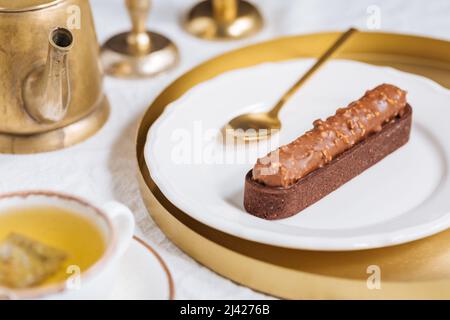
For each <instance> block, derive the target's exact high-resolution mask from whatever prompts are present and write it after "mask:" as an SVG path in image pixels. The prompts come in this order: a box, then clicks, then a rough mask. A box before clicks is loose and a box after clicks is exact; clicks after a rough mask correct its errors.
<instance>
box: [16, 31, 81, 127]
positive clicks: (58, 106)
mask: <svg viewBox="0 0 450 320" xmlns="http://www.w3.org/2000/svg"><path fill="white" fill-rule="evenodd" d="M72 44H73V35H72V32H70V30H68V29H65V28H56V29H54V30H53V31H52V32H50V35H49V49H48V55H47V62H46V64H45V65H41V66H38V67H36V68H35V69H34V70H33V71H32V72H31V73H30V74H29V75H28V76H27V78H26V79H25V82H24V87H23V100H24V105H25V109H26V110H27V111H28V113H29V114H30V116H31V117H32V118H33V119H34V120H35V121H37V122H40V123H54V122H58V121H60V120H62V119H63V118H64V116H65V115H66V113H67V108H68V106H69V103H70V94H71V89H70V80H69V60H68V53H69V52H70V50H71V48H72Z"/></svg>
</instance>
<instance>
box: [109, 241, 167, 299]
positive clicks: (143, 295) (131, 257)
mask: <svg viewBox="0 0 450 320" xmlns="http://www.w3.org/2000/svg"><path fill="white" fill-rule="evenodd" d="M118 275H119V276H118V278H117V279H116V282H115V283H114V287H113V290H112V292H111V295H110V296H109V297H108V299H111V300H168V299H173V298H174V287H173V281H172V276H171V275H170V272H169V269H168V268H167V266H166V264H165V263H164V261H163V260H162V258H161V257H160V256H159V255H158V254H157V253H156V251H155V250H154V249H153V248H152V247H150V246H149V245H148V244H146V243H145V242H144V241H143V240H141V239H139V238H137V237H135V238H134V241H132V242H131V245H130V247H129V248H128V250H127V251H126V252H125V254H124V256H123V257H122V259H121V262H120V264H119V270H118Z"/></svg>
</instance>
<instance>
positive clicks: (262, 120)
mask: <svg viewBox="0 0 450 320" xmlns="http://www.w3.org/2000/svg"><path fill="white" fill-rule="evenodd" d="M356 31H357V29H355V28H350V29H348V30H347V31H346V32H344V33H343V34H342V35H341V36H339V38H338V39H337V40H336V42H335V43H334V44H333V45H332V46H331V47H330V48H329V49H328V50H327V51H326V52H325V53H324V54H322V56H321V57H320V58H319V59H318V60H317V62H316V63H315V64H314V65H313V66H312V67H311V68H310V69H309V70H308V71H307V72H306V73H305V74H304V75H303V76H302V77H301V78H300V79H299V80H298V81H297V82H296V83H295V84H294V85H293V86H292V87H291V88H290V89H289V90H288V91H287V92H286V93H285V94H284V95H283V96H282V97H281V99H280V100H278V102H277V104H276V105H275V106H274V107H273V108H272V110H270V111H268V112H258V113H246V114H242V115H240V116H237V117H235V118H234V119H232V120H231V121H230V122H228V124H227V125H226V126H225V129H226V132H227V134H228V133H229V132H231V133H232V135H233V136H234V137H235V138H238V139H242V140H244V141H257V140H262V139H267V138H268V137H269V136H270V135H271V133H272V132H273V131H278V130H280V129H281V121H280V119H279V118H278V113H279V112H280V110H281V108H282V107H283V106H284V105H285V103H286V102H287V101H288V100H289V98H291V97H292V95H293V94H294V93H295V92H296V91H297V90H298V89H299V88H300V87H301V86H302V85H303V84H304V83H305V82H306V81H307V80H308V79H309V78H310V77H311V76H312V75H313V74H314V73H315V72H316V71H317V70H319V68H320V67H321V66H322V65H323V64H324V63H325V62H326V61H327V60H328V59H330V58H331V57H332V55H333V54H334V53H336V51H337V50H338V49H339V48H340V47H341V46H342V45H343V44H344V43H345V42H346V41H347V40H348V39H349V38H350V36H352V35H353V34H354V33H355V32H356Z"/></svg>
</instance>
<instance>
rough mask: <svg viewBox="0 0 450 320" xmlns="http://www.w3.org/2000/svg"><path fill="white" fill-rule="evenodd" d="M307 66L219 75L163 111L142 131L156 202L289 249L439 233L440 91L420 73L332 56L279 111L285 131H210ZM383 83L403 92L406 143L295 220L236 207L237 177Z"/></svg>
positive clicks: (443, 171)
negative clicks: (242, 135)
mask: <svg viewBox="0 0 450 320" xmlns="http://www.w3.org/2000/svg"><path fill="white" fill-rule="evenodd" d="M313 62H314V61H313V60H311V59H296V60H291V61H286V62H278V63H264V64H260V65H256V66H252V67H249V68H243V69H238V70H233V71H230V72H226V73H224V74H221V75H220V76H217V77H216V78H213V79H211V80H208V81H206V82H203V83H201V84H199V85H198V86H196V87H194V88H192V89H191V90H189V91H188V92H187V93H186V94H184V95H183V96H182V97H181V98H179V99H178V100H176V101H174V102H173V103H171V104H170V105H168V106H167V108H166V110H165V111H164V113H163V114H162V115H161V116H160V117H159V118H158V120H157V121H156V122H155V123H154V124H153V125H152V127H151V128H150V131H149V134H148V138H147V143H146V146H145V151H144V153H145V159H146V163H147V164H148V167H149V171H150V175H151V177H152V179H153V181H154V182H155V183H156V185H157V186H158V188H159V189H160V190H161V191H162V193H163V194H164V196H165V197H166V198H167V199H168V200H169V201H170V202H171V203H173V204H174V205H175V206H176V207H177V208H179V209H181V210H182V211H183V212H185V213H187V214H188V215H190V216H191V217H192V218H194V219H196V220H198V221H200V222H202V223H204V224H206V225H208V226H210V227H212V228H215V229H217V230H220V231H223V232H226V233H228V234H230V235H233V236H237V237H240V238H243V239H247V240H252V241H256V242H259V243H263V244H268V245H273V246H279V247H286V248H293V249H309V250H323V251H338V250H342V251H349V250H361V249H369V248H381V247H386V246H393V245H397V244H401V243H406V242H410V241H413V240H417V239H421V238H424V237H427V236H430V235H432V234H435V233H438V232H440V231H443V230H446V229H447V228H449V227H450V202H449V201H448V193H449V192H450V176H449V175H448V174H447V172H448V168H449V167H450V160H449V159H450V140H449V139H448V138H447V137H448V136H449V135H450V127H449V126H448V123H447V119H448V117H450V109H449V108H448V105H449V104H450V91H449V90H447V89H445V88H443V87H441V86H440V85H438V84H437V83H435V82H433V81H431V80H429V79H427V78H424V77H420V76H417V75H413V74H410V73H406V72H402V71H399V70H396V69H393V68H387V67H379V66H373V65H368V64H364V63H360V62H354V61H348V60H333V61H330V62H328V63H327V64H326V65H325V66H324V67H323V68H322V69H321V70H320V71H319V72H318V73H317V74H316V75H315V77H314V78H313V79H311V80H310V81H308V82H307V83H306V84H305V86H304V87H302V89H301V90H300V91H299V92H298V93H297V94H296V95H295V96H293V97H292V99H291V100H290V101H289V102H288V103H287V104H286V106H285V108H283V110H282V111H281V114H280V118H281V121H282V123H283V128H282V129H281V131H280V133H279V135H277V136H276V137H274V138H272V141H269V142H268V143H259V144H256V145H251V146H249V147H247V148H246V149H242V148H235V149H229V148H224V146H223V143H221V142H220V141H219V139H217V132H218V131H219V130H220V128H221V127H223V126H224V124H225V123H226V122H227V121H228V120H230V119H232V118H233V117H235V116H236V115H239V114H243V113H247V112H259V111H264V110H268V109H269V108H270V107H271V106H273V105H274V103H275V102H276V100H277V98H279V97H280V96H281V95H282V94H283V92H285V91H286V90H287V88H289V87H290V86H291V85H292V83H294V82H295V81H296V80H297V79H298V77H299V75H300V74H302V73H304V72H305V71H306V70H307V69H308V68H309V67H310V66H311V65H312V63H313ZM274 79H276V81H274ZM355 79H357V81H355ZM381 83H391V84H393V85H397V86H399V87H400V88H402V89H405V90H407V91H408V101H409V103H410V104H411V106H412V108H413V127H412V132H411V139H410V141H409V142H408V143H407V144H406V145H405V146H404V147H402V148H400V149H399V150H397V151H395V152H394V153H392V154H391V155H389V156H388V157H386V158H385V159H383V160H382V161H380V162H379V163H378V164H376V165H374V166H373V167H371V168H369V169H368V170H366V171H364V172H363V173H361V174H360V175H359V176H357V177H356V178H354V179H353V180H351V181H349V182H348V183H346V184H345V185H343V186H342V187H341V188H339V189H338V190H336V191H334V192H332V193H330V194H329V195H328V196H326V197H324V198H323V199H321V200H320V201H318V202H317V203H315V204H314V205H312V206H310V207H309V208H307V209H305V210H303V211H302V212H301V213H299V214H297V215H295V216H293V217H290V218H287V219H281V220H276V221H266V220H263V219H260V218H257V217H254V216H252V215H250V214H248V213H247V212H246V211H245V209H244V207H243V192H244V179H245V175H246V173H247V172H248V170H250V169H251V168H252V166H253V165H254V163H255V162H256V159H257V158H258V157H261V156H263V155H265V154H267V152H268V151H270V150H274V149H276V148H277V147H278V146H280V145H283V144H286V143H288V142H290V141H292V140H293V139H295V138H296V137H298V136H299V135H301V134H303V133H304V132H305V131H307V130H308V129H310V128H311V126H312V122H313V121H314V120H315V119H318V118H322V119H324V118H326V117H327V116H330V115H332V114H334V113H335V112H336V109H337V108H339V107H343V106H346V105H348V104H349V103H350V102H352V101H354V100H356V99H358V98H360V97H361V96H362V95H363V94H364V93H365V91H366V90H369V89H372V88H374V87H376V86H377V85H379V84H381Z"/></svg>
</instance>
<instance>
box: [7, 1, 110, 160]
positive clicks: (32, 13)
mask: <svg viewBox="0 0 450 320" xmlns="http://www.w3.org/2000/svg"><path fill="white" fill-rule="evenodd" d="M102 82H103V78H102V72H101V69H100V64H99V46H98V43H97V37H96V33H95V28H94V24H93V19H92V14H91V9H90V5H89V2H88V1H87V0H20V1H18V0H0V152H3V153H34V152H42V151H50V150H55V149H60V148H64V147H67V146H69V145H72V144H75V143H77V142H80V141H82V140H84V139H86V138H87V137H89V136H91V135H92V134H94V133H95V132H96V131H97V130H98V129H100V128H101V127H102V125H103V124H104V122H105V121H106V119H107V118H108V113H109V104H108V101H107V99H106V97H105V95H104V94H103V88H102Z"/></svg>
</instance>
